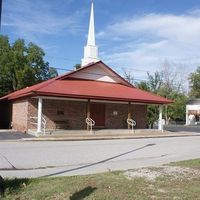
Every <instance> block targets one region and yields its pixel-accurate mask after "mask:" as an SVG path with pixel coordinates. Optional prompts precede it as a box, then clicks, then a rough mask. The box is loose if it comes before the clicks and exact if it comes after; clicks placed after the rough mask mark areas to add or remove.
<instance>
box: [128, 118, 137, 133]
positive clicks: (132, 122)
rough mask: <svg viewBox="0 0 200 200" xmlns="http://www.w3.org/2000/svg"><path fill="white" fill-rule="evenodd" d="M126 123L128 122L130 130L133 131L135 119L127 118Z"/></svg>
mask: <svg viewBox="0 0 200 200" xmlns="http://www.w3.org/2000/svg"><path fill="white" fill-rule="evenodd" d="M127 124H129V125H130V126H131V127H132V132H135V129H134V127H135V126H136V121H135V120H133V119H127Z"/></svg>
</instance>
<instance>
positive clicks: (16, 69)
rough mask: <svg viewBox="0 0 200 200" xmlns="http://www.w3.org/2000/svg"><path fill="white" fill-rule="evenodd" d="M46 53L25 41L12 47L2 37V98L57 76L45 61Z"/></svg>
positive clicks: (5, 37) (0, 86)
mask: <svg viewBox="0 0 200 200" xmlns="http://www.w3.org/2000/svg"><path fill="white" fill-rule="evenodd" d="M44 56H45V53H44V51H43V50H42V49H41V48H40V47H38V46H37V45H35V44H33V43H29V44H28V45H26V44H25V41H24V40H23V39H18V40H16V41H15V42H14V43H13V44H12V45H11V44H10V43H9V38H8V37H7V36H3V35H0V96H2V95H5V94H7V93H10V92H12V91H15V90H18V89H21V88H24V87H27V86H31V85H34V84H36V83H39V82H42V81H45V80H48V79H50V78H53V77H55V76H57V71H56V70H55V69H54V68H51V67H49V63H48V62H45V61H44Z"/></svg>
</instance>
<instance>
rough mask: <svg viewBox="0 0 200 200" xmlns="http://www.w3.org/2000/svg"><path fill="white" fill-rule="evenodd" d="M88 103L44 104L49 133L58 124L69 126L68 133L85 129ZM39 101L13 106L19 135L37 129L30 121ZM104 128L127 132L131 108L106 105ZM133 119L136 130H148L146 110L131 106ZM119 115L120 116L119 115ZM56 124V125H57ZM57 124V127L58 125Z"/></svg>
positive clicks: (19, 102) (35, 113)
mask: <svg viewBox="0 0 200 200" xmlns="http://www.w3.org/2000/svg"><path fill="white" fill-rule="evenodd" d="M86 104H87V103H86V102H78V101H64V100H48V99H44V100H43V108H42V112H43V115H44V117H45V119H46V121H47V126H46V128H47V129H55V128H56V123H57V122H58V121H66V122H68V125H69V126H68V127H67V128H68V129H86V124H85V118H86ZM37 105H38V100H37V99H34V98H30V99H28V100H19V101H16V102H14V103H13V105H12V108H13V114H12V125H13V128H14V129H16V130H20V131H27V130H28V129H36V128H37V127H36V125H33V124H31V120H30V117H37ZM105 109H106V111H105V128H110V129H122V128H127V123H126V120H127V115H128V104H112V103H106V104H105ZM131 111H132V116H131V117H132V118H133V119H134V120H135V121H136V122H137V127H136V128H146V124H147V106H145V105H131ZM116 113H117V115H116ZM56 121H57V122H56ZM55 122H56V123H55Z"/></svg>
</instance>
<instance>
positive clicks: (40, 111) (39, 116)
mask: <svg viewBox="0 0 200 200" xmlns="http://www.w3.org/2000/svg"><path fill="white" fill-rule="evenodd" d="M37 119H38V120H37V133H41V132H42V98H41V97H39V98H38V116H37Z"/></svg>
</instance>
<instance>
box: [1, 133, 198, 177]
mask: <svg viewBox="0 0 200 200" xmlns="http://www.w3.org/2000/svg"><path fill="white" fill-rule="evenodd" d="M191 158H200V136H191V137H176V138H174V137H173V138H154V139H153V138H151V139H128V140H101V141H73V142H70V141H66V142H0V175H2V176H3V177H38V176H69V175H80V174H91V173H98V172H105V171H108V170H125V169H131V168H138V167H146V166H158V165H161V164H164V163H169V162H171V161H178V160H185V159H191Z"/></svg>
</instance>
